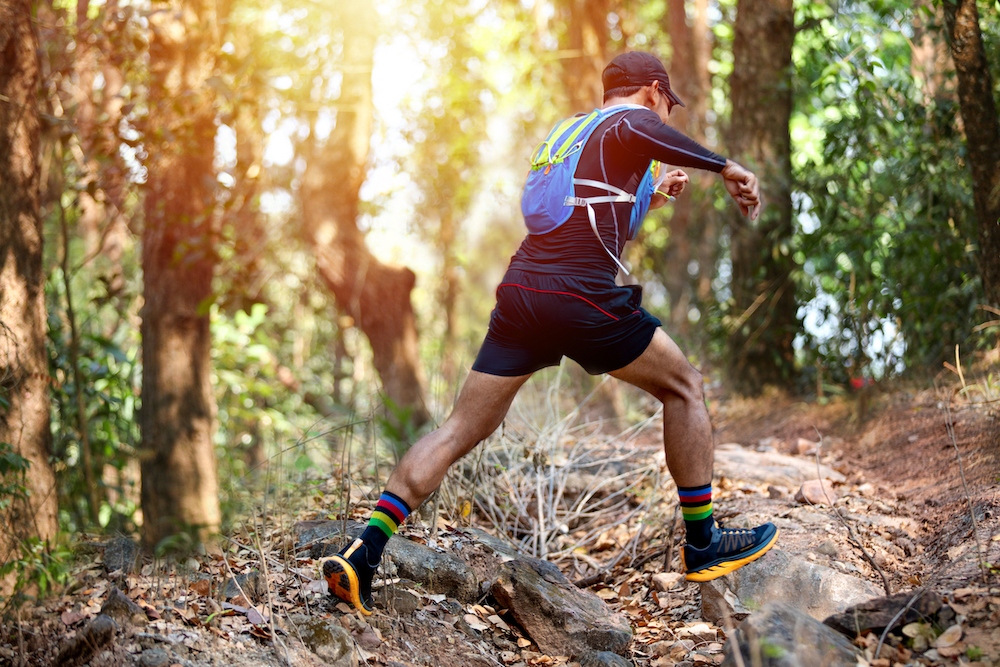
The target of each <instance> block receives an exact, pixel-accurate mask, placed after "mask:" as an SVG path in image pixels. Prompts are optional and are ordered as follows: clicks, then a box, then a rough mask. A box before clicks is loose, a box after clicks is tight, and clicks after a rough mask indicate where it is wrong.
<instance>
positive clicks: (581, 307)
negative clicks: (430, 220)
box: [472, 269, 660, 376]
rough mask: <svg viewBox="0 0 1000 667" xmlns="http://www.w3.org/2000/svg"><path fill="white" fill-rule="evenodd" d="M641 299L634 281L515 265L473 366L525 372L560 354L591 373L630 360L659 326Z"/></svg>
mask: <svg viewBox="0 0 1000 667" xmlns="http://www.w3.org/2000/svg"><path fill="white" fill-rule="evenodd" d="M641 301H642V288H641V287H639V286H637V285H628V286H625V287H622V286H620V285H616V284H615V283H613V282H609V281H606V280H600V279H595V278H573V277H566V276H557V275H546V274H539V273H529V272H526V271H519V270H516V269H510V270H508V271H507V275H505V276H504V279H503V281H502V282H501V283H500V286H499V287H497V305H496V307H495V308H494V309H493V314H492V316H491V317H490V328H489V331H488V332H487V333H486V339H485V340H484V341H483V346H482V347H481V348H480V349H479V356H477V357H476V362H475V363H474V364H473V365H472V370H474V371H479V372H481V373H488V374H490V375H503V376H516V375H527V374H528V373H533V372H535V371H537V370H539V369H541V368H545V367H547V366H556V365H558V364H559V362H560V361H561V360H562V357H563V355H565V356H567V357H569V358H570V359H573V360H574V361H576V362H577V363H579V364H580V365H581V366H583V368H584V369H585V370H586V371H587V372H588V373H590V374H592V375H598V374H600V373H607V372H609V371H614V370H617V369H619V368H622V367H624V366H627V365H628V364H630V363H631V362H632V361H634V360H635V359H636V358H638V357H639V355H640V354H642V353H643V351H644V350H645V349H646V347H647V346H648V345H649V342H650V341H651V340H652V339H653V334H654V333H655V331H656V330H657V329H658V328H659V327H660V320H658V319H656V318H655V317H653V316H652V315H650V314H649V313H647V312H646V311H645V310H643V308H642V306H641V305H640V304H641Z"/></svg>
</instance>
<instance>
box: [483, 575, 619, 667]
mask: <svg viewBox="0 0 1000 667" xmlns="http://www.w3.org/2000/svg"><path fill="white" fill-rule="evenodd" d="M492 590H493V596H494V597H495V598H496V599H497V601H498V602H499V603H500V604H501V605H503V606H504V607H507V608H508V609H510V613H511V614H513V616H514V619H515V620H516V621H517V622H518V623H519V624H520V625H521V627H522V628H524V629H525V631H526V632H527V633H528V634H529V635H530V636H531V638H532V639H534V640H535V643H537V644H538V646H539V648H540V649H541V650H542V652H544V653H547V654H549V655H566V656H571V657H579V656H584V655H588V656H590V655H591V654H592V653H593V652H595V651H596V652H598V653H600V652H608V651H610V652H612V653H617V654H622V653H624V652H625V650H626V649H627V648H628V646H629V644H630V643H631V641H632V629H631V627H630V626H629V623H628V621H627V620H626V619H625V618H624V617H623V616H622V615H621V614H617V613H614V612H612V611H611V609H610V608H609V607H608V605H607V604H605V602H604V601H603V600H601V599H600V598H599V597H597V596H596V595H595V594H594V593H592V592H590V591H587V590H582V589H579V588H577V587H576V586H574V585H573V584H571V583H570V582H569V580H567V579H566V577H565V576H563V575H562V573H561V572H560V571H559V569H558V568H556V567H554V566H553V565H552V564H551V563H546V562H545V561H538V560H536V559H533V558H519V559H516V560H512V561H510V562H507V563H504V564H503V565H502V566H501V567H500V573H499V576H498V578H497V580H496V582H495V583H494V584H493V589H492Z"/></svg>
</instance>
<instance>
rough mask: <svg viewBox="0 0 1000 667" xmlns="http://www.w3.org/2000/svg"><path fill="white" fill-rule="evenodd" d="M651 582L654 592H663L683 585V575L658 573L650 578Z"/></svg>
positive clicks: (678, 573)
mask: <svg viewBox="0 0 1000 667" xmlns="http://www.w3.org/2000/svg"><path fill="white" fill-rule="evenodd" d="M652 581H653V586H655V587H656V590H658V591H660V592H665V591H669V590H670V589H671V588H674V587H675V586H679V585H681V584H682V583H684V575H683V574H681V573H680V572H658V573H657V574H654V575H653V576H652Z"/></svg>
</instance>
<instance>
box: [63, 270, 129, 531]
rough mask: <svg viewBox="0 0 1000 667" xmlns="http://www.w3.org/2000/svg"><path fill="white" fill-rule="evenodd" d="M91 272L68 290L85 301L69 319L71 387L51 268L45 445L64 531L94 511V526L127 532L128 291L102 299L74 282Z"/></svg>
mask: <svg viewBox="0 0 1000 667" xmlns="http://www.w3.org/2000/svg"><path fill="white" fill-rule="evenodd" d="M91 275H93V274H92V273H91V272H89V271H84V272H82V273H81V274H80V275H79V278H80V280H79V281H78V282H77V281H74V282H75V285H76V286H75V287H74V290H77V289H79V292H78V293H77V295H76V299H77V300H78V301H80V300H81V299H80V297H81V296H83V297H84V298H83V299H82V301H83V303H84V304H86V307H85V308H84V312H85V313H86V317H84V318H83V319H82V320H80V321H79V322H78V323H77V326H78V335H79V341H80V349H79V350H78V357H77V362H76V363H77V367H78V370H79V373H80V379H81V383H80V385H79V386H77V383H76V373H75V372H74V369H73V368H72V361H71V354H70V345H71V341H70V332H69V330H68V327H67V323H66V319H65V310H64V304H65V292H64V282H63V277H62V273H61V269H57V270H55V271H53V272H52V274H51V275H50V279H49V282H48V284H47V293H48V304H49V349H50V355H49V373H50V375H51V376H52V377H53V378H54V380H55V381H54V382H53V383H52V386H51V397H52V412H53V421H52V425H53V444H52V451H53V455H54V456H55V457H56V458H57V459H58V460H59V461H60V465H58V466H57V467H56V473H57V475H58V477H59V480H60V482H59V483H60V487H61V489H62V492H61V495H62V497H64V498H66V499H67V501H64V502H62V503H61V504H60V510H61V514H62V516H63V523H64V524H65V527H66V528H67V529H70V530H80V529H83V528H85V527H88V526H90V517H91V516H94V515H96V516H97V517H98V518H99V526H94V527H100V528H104V529H107V530H118V531H128V530H132V529H134V527H135V525H134V522H133V514H134V513H135V511H136V510H137V509H138V491H137V483H138V479H137V478H136V474H135V471H134V469H133V470H130V465H131V464H132V463H133V461H134V457H135V452H136V448H137V446H138V442H139V428H138V419H137V412H138V408H139V375H140V366H139V362H138V357H139V353H140V349H139V339H138V335H137V332H136V330H135V328H133V325H132V323H131V321H130V314H129V313H128V308H129V303H128V302H129V299H128V298H127V294H128V292H127V291H126V292H125V293H124V294H122V295H119V297H118V298H116V299H113V300H111V301H108V300H107V294H106V291H105V290H104V289H103V286H102V283H100V282H99V281H96V282H94V283H90V288H86V287H82V285H85V284H86V283H88V282H89V280H88V278H89V276H91ZM133 287H134V286H133ZM119 308H122V309H123V310H124V312H122V311H120V310H119ZM123 315H124V316H123ZM81 404H82V409H83V410H84V414H83V419H82V423H84V424H86V428H87V438H86V441H87V442H88V443H89V446H90V450H91V457H92V459H93V463H92V466H93V471H92V472H93V474H94V476H95V477H96V479H97V480H98V481H97V484H98V485H99V489H98V490H97V491H98V493H97V495H96V498H98V499H99V506H98V507H96V508H91V507H89V504H90V502H91V499H92V498H94V497H95V496H93V495H92V494H91V493H90V492H89V491H88V489H87V488H86V484H87V477H86V475H85V473H84V470H83V466H84V456H83V453H82V451H81V447H82V443H83V439H82V437H81V434H80V433H79V432H78V430H77V425H78V424H80V423H81V420H80V418H79V414H78V412H79V410H80V407H81ZM112 471H114V472H113V474H112Z"/></svg>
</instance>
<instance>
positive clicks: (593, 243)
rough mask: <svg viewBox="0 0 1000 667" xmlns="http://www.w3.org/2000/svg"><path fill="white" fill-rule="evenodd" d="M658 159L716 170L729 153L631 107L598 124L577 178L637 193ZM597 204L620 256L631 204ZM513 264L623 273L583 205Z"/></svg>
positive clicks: (600, 223) (586, 193) (530, 239)
mask: <svg viewBox="0 0 1000 667" xmlns="http://www.w3.org/2000/svg"><path fill="white" fill-rule="evenodd" d="M653 160H659V161H660V162H662V163H664V164H666V165H672V166H676V167H691V168H695V169H705V170H708V171H714V172H720V171H722V169H723V168H724V167H725V166H726V159H725V158H724V157H721V156H719V155H717V154H715V153H713V152H712V151H710V150H708V149H707V148H705V147H704V146H702V145H701V144H699V143H697V142H696V141H694V140H692V139H689V138H688V137H686V136H684V135H683V134H681V133H680V132H678V131H677V130H675V129H673V128H672V127H670V126H668V125H665V124H664V123H663V121H661V120H660V117H659V116H657V115H656V114H655V113H654V112H653V111H651V110H649V109H630V110H628V111H625V112H623V113H619V114H614V115H612V116H611V117H610V118H608V119H607V120H605V121H604V122H603V123H601V124H600V125H598V126H597V129H595V130H594V132H593V134H591V135H590V139H588V140H587V144H586V145H585V146H584V148H583V153H581V155H580V162H579V164H578V165H577V169H576V177H577V178H586V179H592V180H595V181H601V182H604V183H609V184H611V185H614V186H616V187H619V188H621V189H623V190H626V191H627V192H633V193H634V192H635V191H636V188H638V186H639V181H640V180H641V179H642V177H643V175H644V174H645V173H646V170H647V169H649V165H650V162H652V161H653ZM607 194H608V193H607V192H605V191H603V190H598V189H596V188H591V187H587V186H576V195H577V196H578V197H591V196H601V195H607ZM594 208H595V210H596V213H597V228H598V231H599V232H600V234H601V239H603V241H604V245H605V246H606V247H607V249H608V251H610V252H612V253H614V255H615V256H616V257H620V256H621V252H622V248H624V246H625V241H626V239H627V238H628V224H629V217H630V215H631V212H632V204H629V203H627V202H621V203H615V204H595V205H594ZM510 268H511V269H519V270H522V271H530V272H533V273H545V274H562V275H572V276H579V277H593V278H610V280H612V281H614V279H615V276H616V275H617V274H618V266H617V265H616V264H615V263H614V260H612V259H611V257H609V256H608V253H607V252H606V251H605V250H604V248H602V247H601V244H600V243H599V242H598V240H597V237H596V236H595V235H594V231H593V229H592V228H591V226H590V221H589V219H588V217H587V209H586V208H584V207H576V208H575V209H574V210H573V213H572V214H571V215H570V218H569V220H567V221H566V222H565V223H564V224H563V225H562V226H560V227H558V228H556V229H554V230H552V231H551V232H549V233H547V234H540V235H533V234H529V235H528V236H527V237H526V238H525V239H524V241H523V242H522V243H521V247H520V248H518V250H517V252H516V253H515V254H514V256H513V257H512V258H511V261H510Z"/></svg>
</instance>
